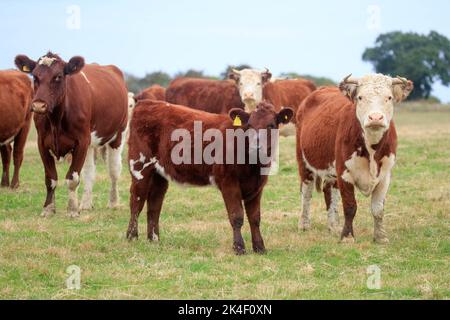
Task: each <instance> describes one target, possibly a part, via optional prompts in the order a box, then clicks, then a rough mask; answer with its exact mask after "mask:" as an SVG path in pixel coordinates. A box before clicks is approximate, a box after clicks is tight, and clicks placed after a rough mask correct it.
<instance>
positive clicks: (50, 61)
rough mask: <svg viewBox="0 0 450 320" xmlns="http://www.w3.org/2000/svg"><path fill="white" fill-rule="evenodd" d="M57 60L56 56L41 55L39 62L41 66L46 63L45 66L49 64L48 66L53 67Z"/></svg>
mask: <svg viewBox="0 0 450 320" xmlns="http://www.w3.org/2000/svg"><path fill="white" fill-rule="evenodd" d="M55 61H56V58H50V57H47V56H43V57H41V58H40V59H39V61H38V64H39V65H41V66H42V65H44V66H47V67H51V65H52V64H53V62H55Z"/></svg>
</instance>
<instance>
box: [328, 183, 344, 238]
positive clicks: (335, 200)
mask: <svg viewBox="0 0 450 320" xmlns="http://www.w3.org/2000/svg"><path fill="white" fill-rule="evenodd" d="M340 199H341V194H340V192H339V189H337V188H331V202H330V209H329V210H328V229H329V230H330V231H331V232H337V231H338V229H339V214H338V205H339V200H340Z"/></svg>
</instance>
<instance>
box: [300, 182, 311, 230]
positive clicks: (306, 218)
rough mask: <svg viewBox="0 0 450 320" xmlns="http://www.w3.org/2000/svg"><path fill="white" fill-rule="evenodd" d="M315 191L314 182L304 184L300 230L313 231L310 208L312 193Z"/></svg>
mask: <svg viewBox="0 0 450 320" xmlns="http://www.w3.org/2000/svg"><path fill="white" fill-rule="evenodd" d="M313 189H314V182H313V181H311V182H308V183H305V182H303V183H302V206H303V210H302V217H301V219H300V225H299V228H300V230H303V231H306V230H309V229H311V216H310V208H311V198H312V192H313Z"/></svg>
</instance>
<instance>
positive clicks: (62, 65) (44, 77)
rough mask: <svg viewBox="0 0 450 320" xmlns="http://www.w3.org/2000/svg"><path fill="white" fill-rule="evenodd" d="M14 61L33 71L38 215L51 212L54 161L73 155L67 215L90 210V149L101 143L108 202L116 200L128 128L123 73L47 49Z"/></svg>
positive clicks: (92, 171)
mask: <svg viewBox="0 0 450 320" xmlns="http://www.w3.org/2000/svg"><path fill="white" fill-rule="evenodd" d="M15 62H16V65H17V67H18V68H19V69H20V70H22V71H23V72H26V73H30V74H32V76H33V78H34V89H35V95H34V98H33V101H32V110H33V111H34V113H35V115H34V121H35V124H36V129H37V133H38V146H39V152H40V155H41V158H42V161H43V164H44V167H45V184H46V186H47V198H46V200H45V204H44V210H43V213H42V215H43V216H47V215H50V214H52V213H54V212H55V189H56V186H57V181H58V177H57V172H56V167H55V159H56V160H58V159H60V158H62V157H64V156H66V155H68V154H72V162H71V165H70V168H69V171H68V172H67V175H66V181H67V185H68V188H69V203H68V214H69V216H71V217H77V216H79V210H80V209H81V210H83V209H91V208H92V200H93V199H92V188H93V184H94V180H95V160H94V154H95V152H94V151H95V148H97V147H99V146H103V145H106V146H107V148H108V150H107V159H108V166H109V174H110V178H111V183H112V186H111V193H110V199H109V205H110V206H111V207H114V206H116V205H117V204H118V200H119V199H118V185H117V184H118V179H119V176H120V171H121V152H122V145H123V140H124V139H123V134H124V132H125V129H126V127H127V100H128V97H127V88H126V85H125V81H124V77H123V74H122V72H121V71H120V70H119V69H118V68H117V67H115V66H100V65H96V64H86V65H85V63H84V59H83V58H82V57H73V58H72V59H70V60H69V62H67V63H66V62H64V61H63V60H62V59H61V58H60V57H59V56H57V55H55V54H53V53H51V52H49V53H47V54H46V55H45V56H43V57H41V58H40V59H39V60H38V61H33V60H31V59H30V58H28V57H27V56H24V55H19V56H17V57H16V60H15ZM82 169H83V178H84V194H83V197H82V201H81V206H80V207H79V206H78V196H77V188H78V185H79V182H80V176H79V175H80V171H81V170H82Z"/></svg>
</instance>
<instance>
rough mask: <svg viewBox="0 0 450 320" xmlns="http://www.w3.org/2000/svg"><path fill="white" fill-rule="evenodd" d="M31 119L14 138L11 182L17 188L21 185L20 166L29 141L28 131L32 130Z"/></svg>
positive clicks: (12, 186)
mask: <svg viewBox="0 0 450 320" xmlns="http://www.w3.org/2000/svg"><path fill="white" fill-rule="evenodd" d="M30 125H31V121H28V122H27V124H26V125H25V126H24V127H23V128H22V130H20V132H19V134H18V135H17V136H16V137H15V138H14V152H13V158H14V175H13V179H12V182H11V188H13V189H16V188H18V187H19V173H20V167H21V166H22V162H23V153H24V150H25V143H26V142H27V137H28V132H29V131H30Z"/></svg>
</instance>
